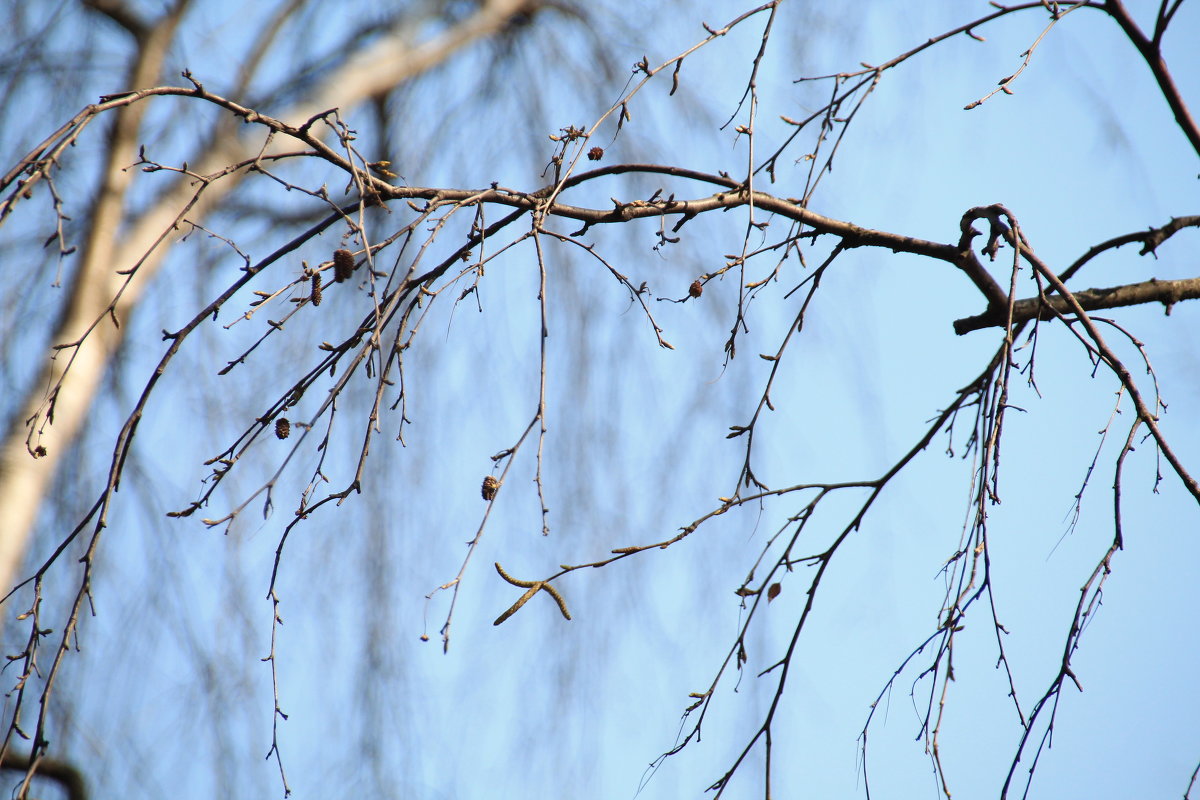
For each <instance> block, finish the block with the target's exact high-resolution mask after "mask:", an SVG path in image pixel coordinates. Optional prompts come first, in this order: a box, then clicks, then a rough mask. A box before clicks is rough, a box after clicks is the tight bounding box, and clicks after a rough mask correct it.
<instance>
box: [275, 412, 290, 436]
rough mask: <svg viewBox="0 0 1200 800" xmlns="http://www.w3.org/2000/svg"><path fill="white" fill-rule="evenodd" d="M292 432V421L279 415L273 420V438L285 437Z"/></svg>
mask: <svg viewBox="0 0 1200 800" xmlns="http://www.w3.org/2000/svg"><path fill="white" fill-rule="evenodd" d="M291 433H292V423H290V422H288V420H287V417H280V418H279V419H277V420H275V438H276V439H286V438H287V437H288V436H290V435H291Z"/></svg>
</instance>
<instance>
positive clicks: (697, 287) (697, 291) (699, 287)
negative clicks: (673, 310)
mask: <svg viewBox="0 0 1200 800" xmlns="http://www.w3.org/2000/svg"><path fill="white" fill-rule="evenodd" d="M688 294H689V295H691V296H692V297H699V296H700V295H702V294H704V284H703V283H701V282H700V281H692V285H691V286H689V287H688Z"/></svg>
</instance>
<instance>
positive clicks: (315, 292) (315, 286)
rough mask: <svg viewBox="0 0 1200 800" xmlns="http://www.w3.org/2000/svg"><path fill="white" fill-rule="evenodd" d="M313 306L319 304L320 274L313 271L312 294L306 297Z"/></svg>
mask: <svg viewBox="0 0 1200 800" xmlns="http://www.w3.org/2000/svg"><path fill="white" fill-rule="evenodd" d="M308 299H309V300H311V301H312V304H313V305H314V306H319V305H321V274H320V273H319V272H318V273H314V274H313V276H312V294H311V295H309V297H308Z"/></svg>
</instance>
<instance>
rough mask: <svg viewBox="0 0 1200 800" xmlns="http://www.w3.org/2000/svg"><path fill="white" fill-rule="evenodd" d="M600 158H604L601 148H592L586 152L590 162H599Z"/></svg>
mask: <svg viewBox="0 0 1200 800" xmlns="http://www.w3.org/2000/svg"><path fill="white" fill-rule="evenodd" d="M602 158H604V148H603V147H593V148H592V149H591V150H588V159H590V160H591V161H599V160H600V159H602Z"/></svg>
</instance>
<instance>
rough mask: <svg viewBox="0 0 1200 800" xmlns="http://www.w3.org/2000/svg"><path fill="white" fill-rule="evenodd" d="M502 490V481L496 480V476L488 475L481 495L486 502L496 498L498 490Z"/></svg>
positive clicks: (484, 480)
mask: <svg viewBox="0 0 1200 800" xmlns="http://www.w3.org/2000/svg"><path fill="white" fill-rule="evenodd" d="M499 488H500V481H498V480H496V476H495V475H488V476H487V477H486V478H484V479H483V486H482V488H481V489H480V491H479V493H480V494H482V495H483V499H484V500H491V499H492V498H493V497H495V496H496V490H497V489H499Z"/></svg>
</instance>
